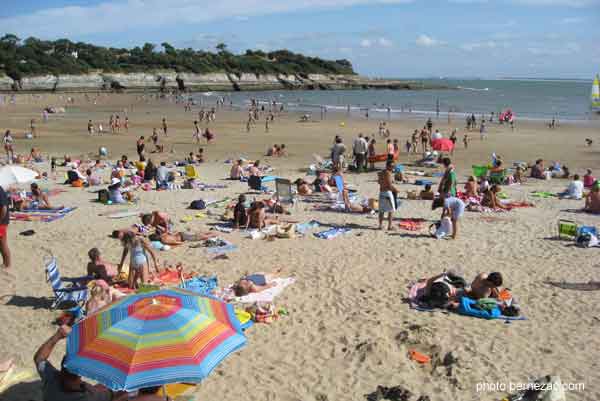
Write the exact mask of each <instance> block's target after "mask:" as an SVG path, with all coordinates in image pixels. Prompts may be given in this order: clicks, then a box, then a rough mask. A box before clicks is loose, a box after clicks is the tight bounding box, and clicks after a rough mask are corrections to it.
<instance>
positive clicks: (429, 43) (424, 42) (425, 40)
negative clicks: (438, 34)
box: [415, 35, 446, 47]
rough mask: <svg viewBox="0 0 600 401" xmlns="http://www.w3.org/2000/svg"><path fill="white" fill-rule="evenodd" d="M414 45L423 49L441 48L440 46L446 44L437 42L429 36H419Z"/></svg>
mask: <svg viewBox="0 0 600 401" xmlns="http://www.w3.org/2000/svg"><path fill="white" fill-rule="evenodd" d="M415 43H416V44H417V45H418V46H423V47H435V46H442V45H445V44H446V42H443V41H441V40H437V39H435V38H432V37H431V36H427V35H419V37H418V38H417V40H416V41H415Z"/></svg>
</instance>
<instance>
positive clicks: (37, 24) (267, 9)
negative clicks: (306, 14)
mask: <svg viewBox="0 0 600 401" xmlns="http://www.w3.org/2000/svg"><path fill="white" fill-rule="evenodd" d="M414 1H416V0H221V1H219V2H214V1H210V0H169V1H168V2H165V1H164V0H112V1H111V0H108V1H105V2H103V3H99V4H95V5H90V6H67V7H60V8H47V9H41V10H39V11H36V12H34V13H31V14H26V15H25V14H24V15H17V16H11V17H4V18H0V26H2V29H3V31H4V32H14V33H16V34H19V35H21V36H31V35H33V36H39V37H44V38H53V37H59V36H60V37H64V36H73V35H89V34H98V33H106V32H125V31H128V30H133V29H139V28H156V27H159V26H165V25H177V24H197V23H202V22H207V21H214V20H220V19H230V18H233V19H236V20H240V19H241V20H244V18H249V17H253V16H259V15H269V14H279V13H288V12H295V11H303V10H321V9H338V8H345V7H351V6H357V5H372V4H405V3H412V2H414ZM167 4H168V6H167ZM232 11H234V12H235V13H232ZM232 14H234V16H232ZM58 21H60V23H57V22H58Z"/></svg>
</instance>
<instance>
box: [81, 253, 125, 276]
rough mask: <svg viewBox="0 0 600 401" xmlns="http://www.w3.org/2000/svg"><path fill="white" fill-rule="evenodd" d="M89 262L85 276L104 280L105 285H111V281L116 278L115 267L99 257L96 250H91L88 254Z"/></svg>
mask: <svg viewBox="0 0 600 401" xmlns="http://www.w3.org/2000/svg"><path fill="white" fill-rule="evenodd" d="M88 257H89V258H90V261H89V262H88V265H87V275H88V276H91V277H94V278H95V279H101V280H104V281H105V282H107V283H112V281H113V279H114V278H115V277H116V276H117V274H118V271H117V266H115V265H113V264H111V263H108V262H105V261H104V260H103V259H102V257H101V256H100V251H99V250H98V248H92V249H90V250H89V252H88Z"/></svg>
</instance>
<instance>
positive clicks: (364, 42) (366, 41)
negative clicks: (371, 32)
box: [360, 39, 373, 47]
mask: <svg viewBox="0 0 600 401" xmlns="http://www.w3.org/2000/svg"><path fill="white" fill-rule="evenodd" d="M371 46H373V42H372V41H371V40H369V39H363V40H361V41H360V47H371Z"/></svg>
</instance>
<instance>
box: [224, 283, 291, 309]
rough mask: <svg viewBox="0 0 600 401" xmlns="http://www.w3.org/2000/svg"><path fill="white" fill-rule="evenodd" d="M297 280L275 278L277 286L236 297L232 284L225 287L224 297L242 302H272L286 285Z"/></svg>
mask: <svg viewBox="0 0 600 401" xmlns="http://www.w3.org/2000/svg"><path fill="white" fill-rule="evenodd" d="M295 282H296V279H295V278H294V277H286V278H275V279H273V283H274V284H275V286H273V287H271V288H267V289H266V290H263V291H260V292H252V293H250V294H248V295H244V296H243V297H235V295H234V294H233V286H230V287H228V288H226V289H225V291H224V292H225V294H224V298H229V299H233V300H235V301H236V302H239V303H242V304H253V303H256V302H266V303H272V302H273V301H274V300H275V297H277V296H279V295H280V294H281V293H282V292H283V290H284V289H285V288H286V287H288V286H290V285H292V284H294V283H295Z"/></svg>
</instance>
